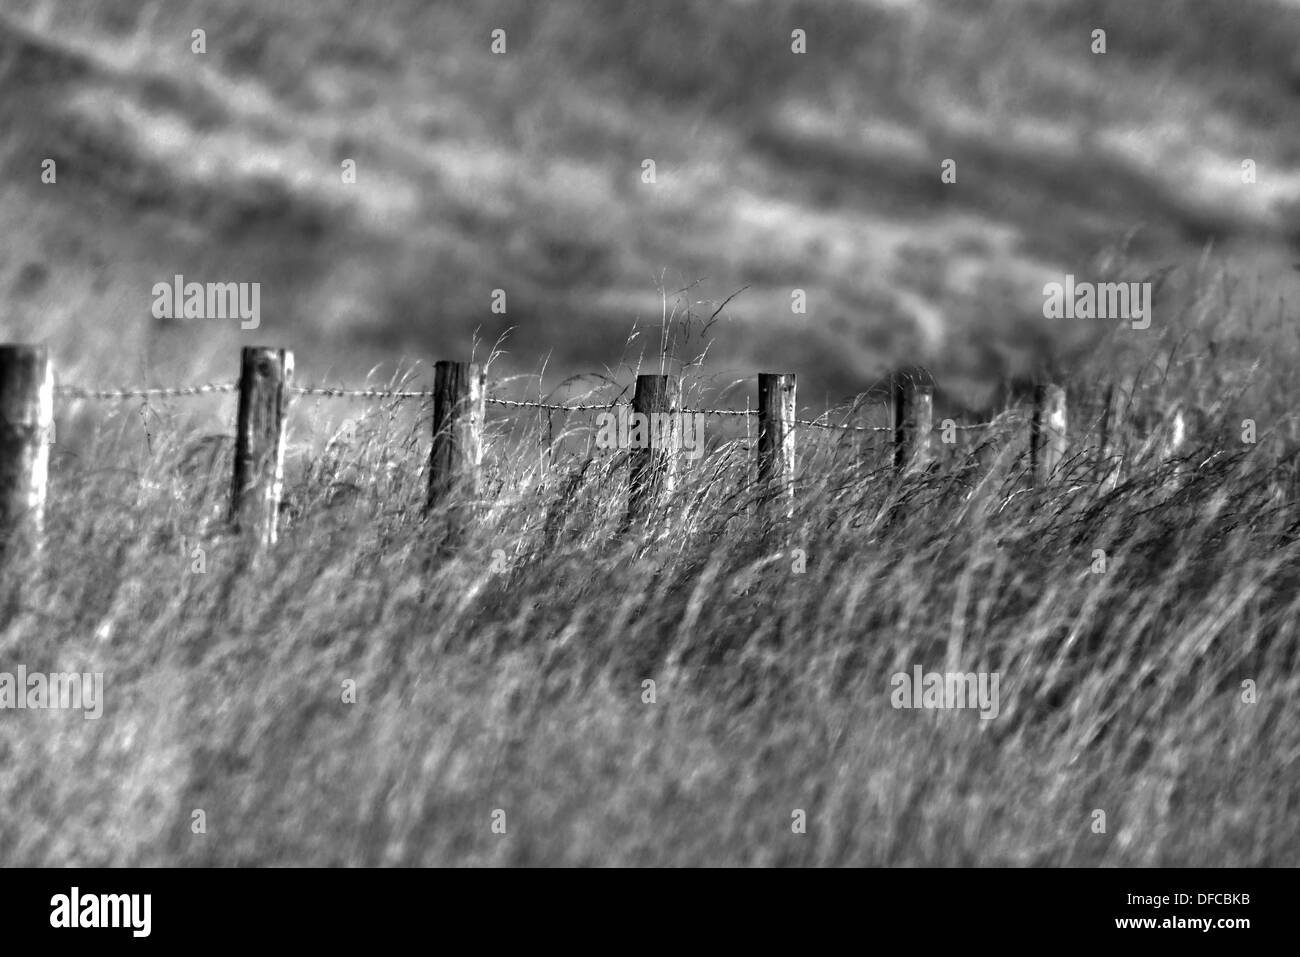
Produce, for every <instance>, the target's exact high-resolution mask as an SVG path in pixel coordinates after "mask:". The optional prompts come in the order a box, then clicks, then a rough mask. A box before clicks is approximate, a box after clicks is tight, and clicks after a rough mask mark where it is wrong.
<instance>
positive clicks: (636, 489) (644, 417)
mask: <svg viewBox="0 0 1300 957" xmlns="http://www.w3.org/2000/svg"><path fill="white" fill-rule="evenodd" d="M676 404H677V403H676V401H675V400H674V398H673V390H672V379H671V378H670V377H669V376H666V375H639V376H637V377H636V392H634V393H633V395H632V417H631V419H630V420H629V422H628V436H629V439H628V442H629V447H630V456H631V458H630V462H631V470H630V471H631V476H630V482H629V488H628V498H627V523H626V524H631V523H632V522H633V521H635V520H636V519H638V518H641V517H642V516H644V515H645V514H646V513H647V512H648V511H649V509H650V508H651V507H653V505H654V503H655V500H656V499H657V498H658V497H659V496H660V495H661V494H664V495H668V494H671V493H672V490H673V470H674V466H675V464H676V463H675V462H674V456H673V453H674V451H675V449H676V444H677V428H676V422H675V421H674V419H675V414H674V413H675V412H676ZM638 417H640V418H638Z"/></svg>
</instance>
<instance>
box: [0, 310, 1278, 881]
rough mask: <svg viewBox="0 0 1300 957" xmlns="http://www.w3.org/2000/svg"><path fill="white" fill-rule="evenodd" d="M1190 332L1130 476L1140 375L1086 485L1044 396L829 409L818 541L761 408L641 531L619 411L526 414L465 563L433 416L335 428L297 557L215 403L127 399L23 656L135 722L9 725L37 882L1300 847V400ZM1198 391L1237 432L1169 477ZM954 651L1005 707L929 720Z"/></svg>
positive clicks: (13, 829)
mask: <svg viewBox="0 0 1300 957" xmlns="http://www.w3.org/2000/svg"><path fill="white" fill-rule="evenodd" d="M1204 292H1205V294H1206V295H1207V296H1209V297H1210V298H1212V299H1213V298H1214V297H1215V296H1217V292H1216V290H1214V289H1213V288H1207V289H1205V290H1204ZM1191 311H1193V310H1191V309H1190V308H1189V310H1188V312H1191ZM1230 324H1231V325H1234V326H1239V325H1241V324H1242V322H1241V321H1240V320H1238V319H1237V318H1236V317H1234V318H1233V319H1232V320H1231V322H1230ZM1165 339H1166V341H1164V342H1163V344H1162V345H1161V347H1160V348H1159V349H1157V350H1155V351H1153V352H1152V353H1151V355H1149V356H1148V359H1149V361H1148V362H1147V363H1146V364H1144V365H1143V366H1142V367H1140V368H1139V369H1137V370H1135V371H1138V372H1139V373H1140V377H1139V380H1138V381H1139V386H1138V391H1137V392H1136V394H1135V396H1134V398H1133V402H1132V404H1131V412H1130V417H1129V421H1130V422H1132V423H1135V425H1134V426H1133V427H1132V428H1129V429H1127V430H1126V431H1125V432H1123V433H1122V434H1121V437H1120V445H1119V447H1118V448H1117V454H1118V455H1119V456H1120V462H1121V464H1122V470H1123V471H1122V472H1121V478H1120V481H1119V483H1118V485H1116V486H1115V487H1114V488H1113V489H1112V488H1110V487H1108V486H1106V485H1104V484H1103V483H1102V482H1101V479H1102V477H1103V476H1102V472H1101V471H1100V470H1099V466H1098V462H1097V460H1096V453H1095V450H1094V451H1090V448H1091V447H1092V446H1094V445H1095V444H1096V442H1097V415H1096V413H1097V409H1098V400H1099V394H1098V384H1100V383H1104V382H1105V381H1106V375H1107V374H1109V373H1110V372H1113V371H1116V370H1113V369H1101V368H1092V369H1081V370H1080V371H1079V375H1078V376H1077V377H1076V378H1075V379H1074V380H1072V381H1071V382H1070V388H1071V402H1072V414H1073V416H1074V419H1073V423H1072V447H1071V457H1070V459H1069V460H1067V462H1066V465H1065V467H1064V470H1063V472H1062V474H1061V475H1060V476H1059V477H1058V479H1057V481H1055V482H1054V483H1053V484H1052V485H1051V486H1050V487H1048V488H1040V489H1036V490H1035V489H1030V488H1028V487H1027V484H1026V482H1025V476H1024V474H1023V473H1024V465H1025V460H1024V451H1025V450H1024V430H1023V425H1020V426H1017V425H1016V424H1015V421H1016V420H1015V410H1009V412H1008V413H1007V415H1006V416H1004V417H1003V418H1002V419H1001V420H999V422H998V423H996V424H995V427H993V428H991V429H990V430H989V431H986V432H963V433H960V435H961V436H962V438H961V440H960V442H959V444H958V445H956V446H954V447H951V448H947V449H945V453H946V457H945V461H944V462H943V465H942V467H941V468H940V469H939V470H937V471H935V472H933V473H927V474H920V475H913V476H911V477H908V478H905V479H901V480H900V479H897V478H895V477H894V476H893V475H892V474H891V472H890V471H889V469H888V468H887V467H886V457H885V455H886V450H885V448H884V447H883V446H872V445H871V444H870V443H868V442H866V441H865V440H860V439H851V438H846V437H845V436H844V434H838V435H837V434H836V433H828V432H824V431H818V430H806V429H805V430H801V431H800V433H799V443H800V466H799V468H800V471H799V476H800V479H799V486H798V496H797V509H796V514H795V517H794V519H793V520H792V521H789V522H782V521H773V520H770V519H768V518H767V517H765V516H767V514H768V513H767V512H766V511H765V510H764V508H763V502H762V490H761V489H758V488H756V487H755V486H754V484H753V482H752V461H751V460H752V455H753V453H752V441H751V440H752V435H751V436H747V435H746V434H745V432H744V431H741V427H740V426H733V428H734V429H735V430H736V431H735V432H734V433H733V434H731V435H727V434H725V433H723V432H720V431H715V432H712V433H711V434H710V452H709V454H708V455H707V456H705V457H704V458H702V459H700V460H699V461H698V462H695V463H689V462H683V466H682V468H683V471H682V474H681V475H680V480H679V483H678V487H677V489H676V491H675V492H674V493H673V495H672V496H671V497H670V498H667V499H665V500H663V501H662V503H661V505H662V510H661V511H660V512H659V513H657V514H656V515H655V516H654V520H653V521H651V522H649V523H647V524H638V525H637V526H635V527H634V528H633V529H632V530H631V532H629V533H627V534H622V533H620V531H619V525H620V522H621V519H622V516H623V510H624V507H625V503H626V477H625V476H626V470H625V469H624V468H623V467H622V460H621V458H620V455H619V453H616V452H602V451H597V452H595V453H594V454H592V453H591V452H590V450H589V439H590V436H591V433H592V424H591V421H590V419H589V418H584V417H583V416H581V415H575V416H573V417H572V418H571V419H569V420H567V421H566V422H564V423H558V424H557V425H556V428H555V431H554V432H548V430H547V428H546V425H545V420H542V422H541V423H539V422H538V421H537V420H536V419H535V418H529V417H522V418H521V417H505V418H497V417H494V418H493V420H492V425H491V428H490V430H489V433H490V438H489V442H488V454H487V460H486V473H485V496H484V498H483V500H482V501H481V502H480V503H479V504H478V506H477V517H476V519H475V521H474V522H473V524H472V526H471V529H470V532H469V536H468V539H467V540H466V541H464V542H463V543H462V544H461V545H460V547H458V548H454V549H448V548H443V547H439V533H438V529H439V528H440V527H441V522H442V520H443V518H445V516H444V515H442V514H435V515H433V516H429V517H422V516H421V514H420V504H421V502H422V499H423V494H422V493H423V488H424V484H423V483H424V481H425V478H424V473H423V459H424V456H425V455H426V454H427V440H426V437H425V434H426V432H427V430H428V418H427V414H425V413H423V412H418V411H416V410H414V409H408V410H405V411H402V410H399V409H397V408H396V407H391V406H381V407H377V408H371V409H369V410H368V411H367V412H366V414H364V415H361V416H359V417H358V420H357V424H356V430H355V433H354V434H352V435H349V436H346V437H344V436H333V437H329V436H326V438H328V439H329V441H327V442H324V443H321V444H319V445H318V446H317V447H316V448H315V450H312V449H311V448H305V447H300V446H294V447H295V448H297V449H298V451H297V452H296V454H295V455H294V456H293V457H292V461H291V463H290V469H289V476H290V479H289V484H288V492H287V496H288V499H289V501H290V502H291V506H292V507H291V509H290V513H291V515H292V520H291V521H290V523H289V527H288V529H287V531H286V532H285V534H284V536H283V538H282V540H281V542H280V543H279V544H278V545H277V546H275V547H274V548H273V549H271V550H270V551H268V552H265V553H263V554H253V553H251V552H250V551H249V546H248V545H247V544H246V543H243V542H240V541H238V540H236V539H234V538H232V537H231V536H230V535H229V534H228V533H227V532H226V531H225V530H224V527H223V525H222V522H221V517H222V510H223V506H224V502H225V496H226V495H227V489H228V480H227V475H228V474H229V447H228V446H229V443H228V441H227V442H225V443H217V444H216V445H215V449H216V452H217V454H216V456H215V458H212V457H208V452H207V451H204V450H210V449H211V448H212V447H213V446H212V444H211V443H206V442H205V441H204V440H202V439H198V438H196V436H195V435H194V434H193V433H187V431H186V429H185V426H184V419H183V416H181V414H180V412H179V403H176V404H175V405H174V406H167V405H164V406H163V407H162V408H153V409H151V410H150V415H149V416H147V417H141V415H140V414H139V410H137V409H135V408H131V407H128V408H125V409H122V410H121V411H120V412H118V413H115V414H114V413H110V412H104V413H102V426H101V429H100V430H99V432H98V433H97V435H96V438H95V440H94V442H93V443H92V446H91V448H89V449H88V450H87V452H86V454H85V455H83V456H72V455H62V456H59V457H57V458H56V463H57V465H56V468H55V470H54V472H53V475H52V484H51V507H50V514H49V516H48V524H49V530H48V541H47V549H46V557H45V560H44V563H43V565H41V566H39V567H36V566H27V567H25V568H24V567H22V566H13V565H11V566H9V567H8V568H7V569H6V575H5V579H4V591H3V594H0V601H3V608H4V614H5V622H6V624H5V628H4V631H3V632H2V633H0V663H4V665H5V666H6V667H10V666H12V665H13V664H14V663H24V664H25V665H26V666H27V668H28V669H29V671H61V670H79V671H102V672H104V674H105V712H104V715H103V717H102V718H99V719H98V720H84V719H83V717H82V716H81V714H80V713H79V712H50V711H45V712H33V711H21V712H20V711H7V712H5V713H4V714H3V718H2V719H0V805H2V806H4V807H5V808H6V814H5V815H4V817H3V818H2V819H0V861H3V862H4V863H6V864H10V865H14V864H55V865H62V864H78V865H92V864H117V865H120V864H165V863H167V864H170V863H182V864H195V865H231V864H238V865H254V864H328V865H379V864H427V865H467V864H530V865H555V864H621V865H631V864H639V865H715V864H747V865H757V864H773V865H775V864H800V865H886V864H888V865H894V864H907V865H915V864H944V865H969V864H984V865H988V864H1017V865H1021V864H1036V865H1057V864H1088V865H1092V864H1104V865H1155V864H1161V865H1290V866H1294V865H1296V864H1297V863H1300V815H1297V813H1296V811H1297V803H1298V802H1300V721H1298V720H1297V714H1296V710H1295V707H1294V701H1295V698H1296V695H1297V693H1300V672H1297V669H1296V665H1297V650H1298V647H1300V645H1298V641H1297V633H1296V626H1295V623H1296V621H1297V620H1300V608H1298V607H1297V605H1298V604H1300V599H1298V598H1297V594H1298V593H1300V592H1298V589H1297V586H1298V585H1300V543H1297V529H1298V528H1300V525H1298V523H1297V518H1296V515H1297V513H1296V507H1297V505H1296V500H1297V495H1296V488H1297V486H1296V483H1295V468H1294V459H1293V455H1294V450H1295V448H1296V446H1295V442H1294V432H1293V431H1291V426H1290V419H1288V418H1287V416H1286V414H1285V413H1286V412H1287V411H1288V410H1289V409H1290V408H1293V407H1294V406H1293V403H1292V404H1291V405H1288V404H1287V400H1286V399H1285V398H1283V396H1285V395H1286V394H1288V393H1286V391H1285V390H1286V389H1288V388H1289V381H1290V380H1289V378H1286V377H1283V378H1282V379H1281V380H1278V379H1275V378H1273V376H1274V373H1273V372H1272V371H1270V370H1269V369H1267V368H1266V367H1264V366H1260V365H1259V364H1258V363H1256V362H1254V361H1253V360H1252V359H1251V358H1250V357H1249V355H1245V354H1241V353H1240V352H1239V351H1234V349H1232V348H1231V347H1223V346H1219V345H1214V346H1211V345H1210V343H1215V342H1217V341H1218V340H1217V339H1216V338H1215V327H1214V326H1213V325H1211V326H1207V327H1205V328H1200V329H1197V328H1192V327H1187V328H1184V329H1182V330H1181V331H1180V333H1179V335H1178V336H1177V337H1173V338H1170V337H1165ZM1211 353H1213V355H1211ZM1192 369H1195V370H1197V376H1199V377H1205V376H1212V377H1213V378H1215V379H1216V380H1217V381H1218V382H1219V389H1218V390H1217V392H1215V393H1214V402H1213V404H1211V405H1203V404H1201V403H1200V402H1199V401H1198V400H1197V397H1196V396H1197V392H1196V389H1195V388H1193V386H1194V384H1195V382H1197V381H1200V380H1199V379H1197V378H1193V377H1191V376H1190V374H1189V370H1192ZM694 375H695V373H694V372H692V371H689V370H688V373H687V375H686V381H685V388H686V391H687V393H688V394H689V395H694V394H696V386H695V380H694V379H693V378H692V377H693V376H694ZM610 388H611V389H612V388H613V387H610ZM1278 389H1281V390H1282V391H1281V392H1279V391H1278ZM1175 403H1177V404H1180V405H1181V407H1182V408H1183V409H1184V412H1185V415H1186V416H1187V418H1188V420H1189V421H1190V422H1193V423H1196V424H1197V428H1198V431H1197V434H1196V435H1195V439H1194V441H1192V442H1191V443H1189V445H1187V446H1186V447H1185V448H1183V449H1182V450H1181V451H1180V453H1179V455H1178V457H1177V458H1176V459H1174V460H1169V459H1167V458H1165V457H1164V454H1163V453H1162V452H1161V451H1160V448H1161V445H1162V442H1163V437H1164V436H1165V435H1166V434H1167V429H1168V425H1169V418H1168V414H1167V413H1168V410H1169V409H1171V408H1173V407H1174V404H1175ZM318 414H319V410H318V409H316V408H315V407H314V406H312V405H310V404H304V405H302V407H300V408H299V409H298V410H297V418H296V420H295V421H296V422H297V425H296V426H295V428H296V429H297V430H298V436H297V437H298V438H301V433H302V432H303V431H304V430H309V429H311V428H313V427H314V426H316V425H318V424H319V423H318V422H317V421H316V419H315V416H317V415H318ZM587 415H589V414H587ZM1245 417H1252V418H1256V419H1257V420H1258V423H1259V441H1258V442H1256V443H1253V444H1252V443H1243V442H1242V440H1241V430H1240V428H1239V423H1240V422H1241V420H1242V419H1243V418H1245ZM850 421H871V418H870V416H869V415H865V414H863V413H859V414H858V415H856V416H853V417H851V419H850ZM717 422H718V420H711V423H714V424H711V428H716V429H719V430H721V429H722V428H723V426H722V425H716V423H717ZM1288 436H1290V437H1291V438H1288ZM291 438H292V437H291ZM110 464H111V467H110ZM196 546H197V547H200V548H202V549H203V552H202V555H203V571H202V573H196V572H195V571H194V569H195V564H194V561H195V557H196V555H198V553H196V552H195V551H194V548H195V547H196ZM1098 549H1100V550H1102V552H1104V570H1099V566H1098V564H1097V562H1098V551H1097V550H1098ZM917 665H920V666H922V667H923V668H924V669H926V670H958V671H984V672H996V673H998V674H999V675H1000V676H1001V679H1000V680H1001V705H1000V710H999V713H998V714H997V716H996V717H995V718H993V719H991V720H981V719H980V718H979V717H978V716H977V715H976V713H975V712H974V711H947V712H945V711H924V710H920V711H918V710H898V709H896V708H894V707H893V706H892V705H891V691H892V688H891V684H890V678H891V675H893V674H894V673H896V672H910V671H911V670H912V668H913V667H915V666H917ZM11 670H12V669H11ZM646 681H652V682H653V683H654V684H653V694H650V693H649V691H648V690H647V689H649V688H650V687H651V686H649V685H646V684H645V682H646ZM1246 681H1250V682H1253V685H1252V686H1250V687H1252V688H1253V689H1254V692H1255V693H1254V696H1253V697H1252V696H1250V695H1246V694H1245V690H1246V688H1247V687H1248V686H1247V685H1245V684H1243V682H1246ZM347 682H354V683H355V684H354V685H353V686H352V687H354V688H355V695H354V701H353V702H348V701H346V700H345V698H346V695H345V689H346V687H347V685H346V684H345V683H347ZM1247 698H1250V700H1247ZM800 810H801V811H803V812H804V813H805V814H806V820H807V826H806V832H805V833H795V832H794V831H793V830H792V822H793V820H794V819H793V817H792V815H794V813H795V812H796V811H800ZM196 811H202V812H203V820H204V824H205V826H206V832H205V833H195V832H194V821H195V820H196V818H195V812H196ZM498 811H501V812H504V815H505V816H504V818H500V817H497V818H495V820H498V821H500V820H504V822H505V833H496V832H494V830H493V828H492V825H493V822H494V814H495V813H496V812H498ZM1098 811H1102V812H1104V814H1105V830H1104V831H1102V832H1099V831H1097V830H1095V823H1096V822H1097V821H1098V820H1099V818H1098V817H1097V816H1096V812H1098Z"/></svg>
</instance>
